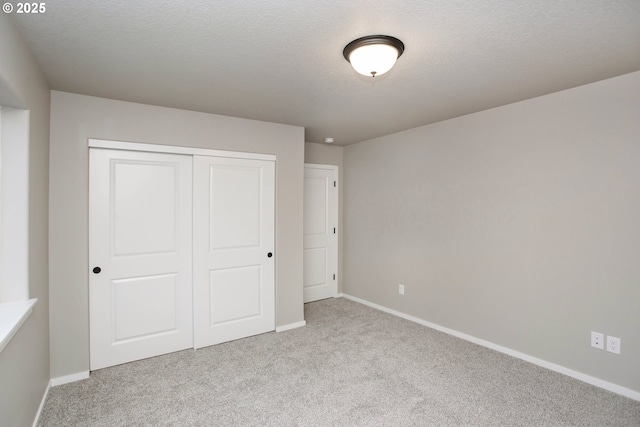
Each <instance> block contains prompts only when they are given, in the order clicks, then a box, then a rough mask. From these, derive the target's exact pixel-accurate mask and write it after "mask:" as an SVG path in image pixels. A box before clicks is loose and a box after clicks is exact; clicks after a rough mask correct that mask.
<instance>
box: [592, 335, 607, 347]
mask: <svg viewBox="0 0 640 427" xmlns="http://www.w3.org/2000/svg"><path fill="white" fill-rule="evenodd" d="M591 347H595V348H599V349H600V350H603V349H604V334H601V333H600V332H593V331H591Z"/></svg>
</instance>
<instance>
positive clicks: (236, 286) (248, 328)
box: [193, 156, 275, 348]
mask: <svg viewBox="0 0 640 427" xmlns="http://www.w3.org/2000/svg"><path fill="white" fill-rule="evenodd" d="M193 183H194V258H193V273H194V328H195V347H196V348H198V347H204V346H208V345H212V344H217V343H221V342H225V341H231V340H234V339H239V338H244V337H247V336H251V335H256V334H260V333H264V332H268V331H272V330H274V329H275V283H274V259H275V253H274V220H275V218H274V208H275V203H274V202H275V164H274V162H271V161H265V160H247V159H232V158H220V157H206V156H195V157H194V180H193Z"/></svg>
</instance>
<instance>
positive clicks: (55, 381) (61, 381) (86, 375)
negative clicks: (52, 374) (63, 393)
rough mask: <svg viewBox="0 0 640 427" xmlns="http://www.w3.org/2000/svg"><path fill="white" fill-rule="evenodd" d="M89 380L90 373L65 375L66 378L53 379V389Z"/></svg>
mask: <svg viewBox="0 0 640 427" xmlns="http://www.w3.org/2000/svg"><path fill="white" fill-rule="evenodd" d="M87 378H89V371H84V372H78V373H76V374H71V375H65V376H64V377H58V378H52V379H51V387H55V386H57V385H62V384H67V383H73V382H76V381H80V380H86V379H87Z"/></svg>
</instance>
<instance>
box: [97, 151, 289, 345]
mask: <svg viewBox="0 0 640 427" xmlns="http://www.w3.org/2000/svg"><path fill="white" fill-rule="evenodd" d="M88 147H89V148H103V149H110V150H120V151H137V152H146V153H159V154H160V153H161V154H181V155H187V156H193V157H195V156H207V157H218V158H230V159H246V160H265V161H271V162H273V163H274V166H276V167H277V161H276V156H275V155H272V154H258V153H247V152H240V151H225V150H211V149H205V148H193V147H180V146H173V145H158V144H145V143H135V142H124V141H113V140H101V139H89V140H88ZM274 179H275V176H274ZM274 193H275V188H274ZM274 196H275V194H274ZM274 203H275V199H274ZM274 208H275V206H274ZM273 221H274V224H273V230H274V246H275V216H274V218H273ZM273 251H274V252H277V248H275V247H274V250H273ZM273 272H274V277H273V280H274V282H273V284H274V296H273V304H274V307H273V316H274V319H273V322H274V325H275V315H276V306H275V292H276V282H275V269H274V270H273ZM193 285H194V284H193V283H191V284H190V286H191V287H192V289H193ZM193 315H194V313H192V316H193ZM192 342H193V341H192Z"/></svg>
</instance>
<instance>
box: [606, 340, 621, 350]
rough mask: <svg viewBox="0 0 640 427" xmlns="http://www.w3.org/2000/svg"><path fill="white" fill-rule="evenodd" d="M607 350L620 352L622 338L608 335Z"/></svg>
mask: <svg viewBox="0 0 640 427" xmlns="http://www.w3.org/2000/svg"><path fill="white" fill-rule="evenodd" d="M607 351H608V352H610V353H615V354H620V338H616V337H611V336H608V337H607Z"/></svg>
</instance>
